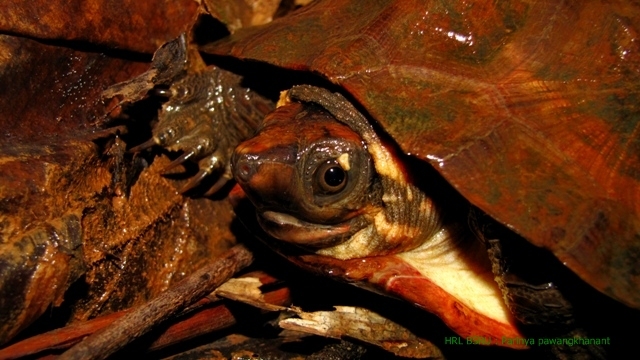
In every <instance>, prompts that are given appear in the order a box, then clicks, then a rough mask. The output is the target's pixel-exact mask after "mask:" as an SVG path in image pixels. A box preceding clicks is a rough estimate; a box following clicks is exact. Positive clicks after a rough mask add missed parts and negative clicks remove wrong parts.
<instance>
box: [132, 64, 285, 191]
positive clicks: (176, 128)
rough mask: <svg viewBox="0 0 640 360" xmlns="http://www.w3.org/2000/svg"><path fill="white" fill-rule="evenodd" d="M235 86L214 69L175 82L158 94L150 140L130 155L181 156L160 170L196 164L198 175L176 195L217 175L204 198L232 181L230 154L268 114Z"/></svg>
mask: <svg viewBox="0 0 640 360" xmlns="http://www.w3.org/2000/svg"><path fill="white" fill-rule="evenodd" d="M241 81H242V77H240V76H239V75H236V74H233V73H231V72H228V71H226V70H222V69H220V68H218V67H214V66H210V67H207V68H206V69H205V70H204V71H202V72H200V73H198V74H192V75H186V76H185V77H183V78H182V79H180V80H179V81H176V82H175V83H173V84H172V85H171V86H170V88H169V89H168V90H164V91H162V92H161V95H165V96H168V97H169V100H168V101H167V102H166V103H165V104H164V105H163V106H162V110H161V111H160V114H159V122H158V124H157V125H156V126H155V128H154V129H153V136H152V138H151V139H150V140H149V141H147V142H145V143H143V144H141V145H139V146H136V147H135V148H133V149H132V150H133V151H139V150H142V149H144V148H147V147H150V146H153V145H159V146H162V147H165V148H167V149H169V150H173V151H182V155H181V156H179V157H178V158H177V159H176V160H174V161H173V162H172V163H171V164H169V166H167V167H166V168H165V170H169V169H171V168H173V167H175V166H177V165H179V164H182V163H183V162H185V161H187V160H192V161H197V162H198V167H199V172H198V173H197V174H196V175H195V176H194V177H193V178H192V179H191V180H190V181H189V182H188V183H187V184H186V185H185V186H184V187H183V188H182V189H181V192H183V193H184V192H186V191H188V190H190V189H192V188H193V187H195V186H197V185H198V184H199V183H200V182H201V181H202V180H203V179H204V178H205V177H207V176H209V175H210V174H212V173H214V172H221V173H220V177H219V179H218V181H217V182H216V183H215V184H214V185H213V186H212V187H211V188H210V189H209V191H208V192H207V194H212V193H214V192H216V191H217V190H219V189H220V188H221V187H222V186H224V185H225V184H226V183H227V181H229V180H230V179H231V178H232V177H233V176H232V174H231V169H230V158H231V154H232V153H233V150H234V148H235V147H236V146H237V145H238V144H239V143H240V142H241V141H243V140H246V139H247V138H249V137H250V136H251V135H253V133H254V132H255V129H256V127H257V126H258V124H260V122H261V120H262V118H263V117H264V116H265V115H266V114H267V113H268V112H270V111H271V110H272V109H273V103H272V102H271V101H270V100H268V99H267V98H265V97H263V96H261V95H259V94H257V93H255V92H254V91H252V90H251V89H249V88H245V87H242V86H241Z"/></svg>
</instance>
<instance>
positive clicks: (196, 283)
mask: <svg viewBox="0 0 640 360" xmlns="http://www.w3.org/2000/svg"><path fill="white" fill-rule="evenodd" d="M252 261H253V255H252V254H251V252H249V250H247V249H246V248H245V247H244V246H242V245H236V246H235V247H233V248H232V249H231V250H229V251H228V252H227V253H226V254H225V255H224V256H223V257H221V258H220V259H218V260H216V261H215V262H214V263H212V264H210V265H208V266H205V267H203V268H201V269H199V270H198V271H196V272H194V273H193V274H191V275H190V276H189V277H187V278H186V279H184V280H183V281H181V282H180V283H178V284H177V285H176V286H174V287H172V288H171V289H169V290H167V291H166V292H165V293H163V294H161V295H160V296H158V297H157V298H155V299H153V300H151V301H150V302H149V303H147V304H145V305H144V306H142V307H140V308H137V309H135V310H133V311H131V312H130V313H127V314H126V315H125V316H123V317H122V318H120V319H118V320H116V321H115V322H114V323H113V324H111V326H109V327H108V328H106V329H104V330H103V331H100V332H98V333H96V334H93V335H91V336H90V337H88V338H87V339H85V340H83V341H82V342H81V343H80V344H78V345H76V346H74V347H73V348H71V349H70V350H69V351H67V352H65V353H64V354H62V356H60V359H65V360H68V359H104V358H106V357H107V356H109V355H110V354H112V353H114V352H115V351H117V350H118V349H120V348H122V347H123V346H125V345H126V344H128V343H129V342H131V341H133V340H134V339H136V338H138V337H139V336H140V335H142V334H144V333H146V332H147V331H149V330H150V329H151V328H152V327H153V326H155V325H157V324H158V323H160V322H161V321H162V320H164V319H166V318H168V317H170V316H171V315H173V314H175V313H177V312H179V311H180V310H182V309H184V308H185V307H186V306H188V305H190V304H192V303H193V302H195V301H196V300H197V299H199V298H201V297H203V296H205V295H206V294H208V293H210V292H212V291H213V290H214V289H215V288H216V287H218V286H220V284H222V283H223V282H224V281H226V280H227V279H229V278H230V277H231V276H233V274H235V273H236V272H237V271H239V270H240V269H242V268H244V267H245V266H247V265H249V264H250V263H251V262H252Z"/></svg>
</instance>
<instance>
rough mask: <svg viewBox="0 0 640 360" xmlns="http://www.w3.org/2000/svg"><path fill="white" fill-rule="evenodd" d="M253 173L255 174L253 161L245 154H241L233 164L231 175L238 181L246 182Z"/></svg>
mask: <svg viewBox="0 0 640 360" xmlns="http://www.w3.org/2000/svg"><path fill="white" fill-rule="evenodd" d="M253 174H255V166H254V163H253V161H251V160H250V159H248V158H247V157H246V156H241V157H240V158H239V159H237V160H236V161H235V163H234V164H233V176H234V177H235V178H236V179H237V181H238V182H241V183H248V182H249V180H251V177H252V176H253Z"/></svg>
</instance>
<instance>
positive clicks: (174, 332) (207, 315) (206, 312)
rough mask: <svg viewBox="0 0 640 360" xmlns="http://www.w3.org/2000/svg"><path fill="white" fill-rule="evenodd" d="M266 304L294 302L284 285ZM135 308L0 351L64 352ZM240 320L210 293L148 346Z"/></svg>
mask: <svg viewBox="0 0 640 360" xmlns="http://www.w3.org/2000/svg"><path fill="white" fill-rule="evenodd" d="M239 279H255V280H256V281H258V282H260V283H261V284H262V285H267V284H272V283H273V282H275V281H276V279H275V278H273V277H271V276H269V275H267V274H265V273H263V272H251V273H248V274H245V275H243V276H242V277H241V278H239ZM262 296H263V299H264V301H265V302H266V303H269V304H273V305H279V306H286V305H288V304H289V303H290V301H291V300H290V297H289V289H288V288H286V287H280V288H277V289H274V290H272V291H268V292H266V293H265V294H263V295H262ZM130 311H131V310H123V311H120V312H117V313H113V314H109V315H105V316H101V317H98V318H95V319H92V320H89V321H85V322H80V323H76V324H72V325H69V326H67V327H64V328H61V329H57V330H53V331H50V332H48V333H44V334H40V335H36V336H33V337H31V338H28V339H25V340H23V341H20V342H18V343H16V344H14V345H11V346H9V347H7V348H4V349H2V350H0V359H19V358H23V357H27V356H33V355H36V354H39V353H44V352H47V351H61V350H64V349H68V348H70V347H71V346H73V345H75V344H77V343H79V342H80V341H82V339H84V338H85V337H87V336H89V335H91V334H94V333H96V332H98V331H100V330H102V329H104V328H106V327H108V326H111V324H112V323H113V322H114V321H116V320H118V319H120V318H122V317H123V316H125V315H126V314H127V313H129V312H130ZM235 323H236V317H235V316H234V314H233V313H232V312H231V311H230V310H229V308H228V307H227V306H226V305H225V303H223V302H221V301H219V300H218V299H216V298H215V297H211V296H207V297H204V298H202V299H200V300H199V301H197V302H196V303H195V304H193V305H191V306H189V307H187V308H185V309H184V310H183V311H182V312H181V313H180V314H179V317H178V319H177V321H176V322H173V323H172V324H171V325H170V326H169V327H167V328H166V329H165V330H164V331H162V333H161V334H159V335H157V338H156V339H155V340H154V341H153V342H152V343H151V344H150V345H149V346H148V347H147V348H146V350H147V351H154V350H158V349H161V348H164V347H166V346H169V345H173V344H176V343H179V342H181V341H185V340H188V339H192V338H195V337H196V336H200V335H203V334H207V333H210V332H212V331H215V330H220V329H223V328H226V327H229V326H231V325H233V324H235Z"/></svg>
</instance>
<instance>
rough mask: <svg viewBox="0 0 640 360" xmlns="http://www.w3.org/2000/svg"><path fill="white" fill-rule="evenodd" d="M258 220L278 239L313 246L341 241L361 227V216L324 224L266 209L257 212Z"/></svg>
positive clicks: (321, 246) (336, 243)
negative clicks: (337, 222)
mask: <svg viewBox="0 0 640 360" xmlns="http://www.w3.org/2000/svg"><path fill="white" fill-rule="evenodd" d="M258 221H259V223H260V226H261V227H262V229H264V230H265V231H266V232H267V233H268V234H269V235H271V236H272V237H274V238H276V239H278V240H282V241H286V242H289V243H293V244H297V245H303V246H309V247H314V248H318V247H319V248H323V247H329V246H335V245H338V244H340V243H343V242H344V241H346V240H347V239H349V238H350V237H351V236H352V235H353V234H354V233H355V232H357V231H358V230H360V229H361V228H362V224H361V223H362V221H361V217H355V218H352V219H350V220H347V221H344V222H341V223H339V224H332V225H324V224H316V223H311V222H307V221H304V220H301V219H299V218H297V217H295V216H293V215H289V214H286V213H281V212H275V211H268V210H267V211H259V212H258Z"/></svg>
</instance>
